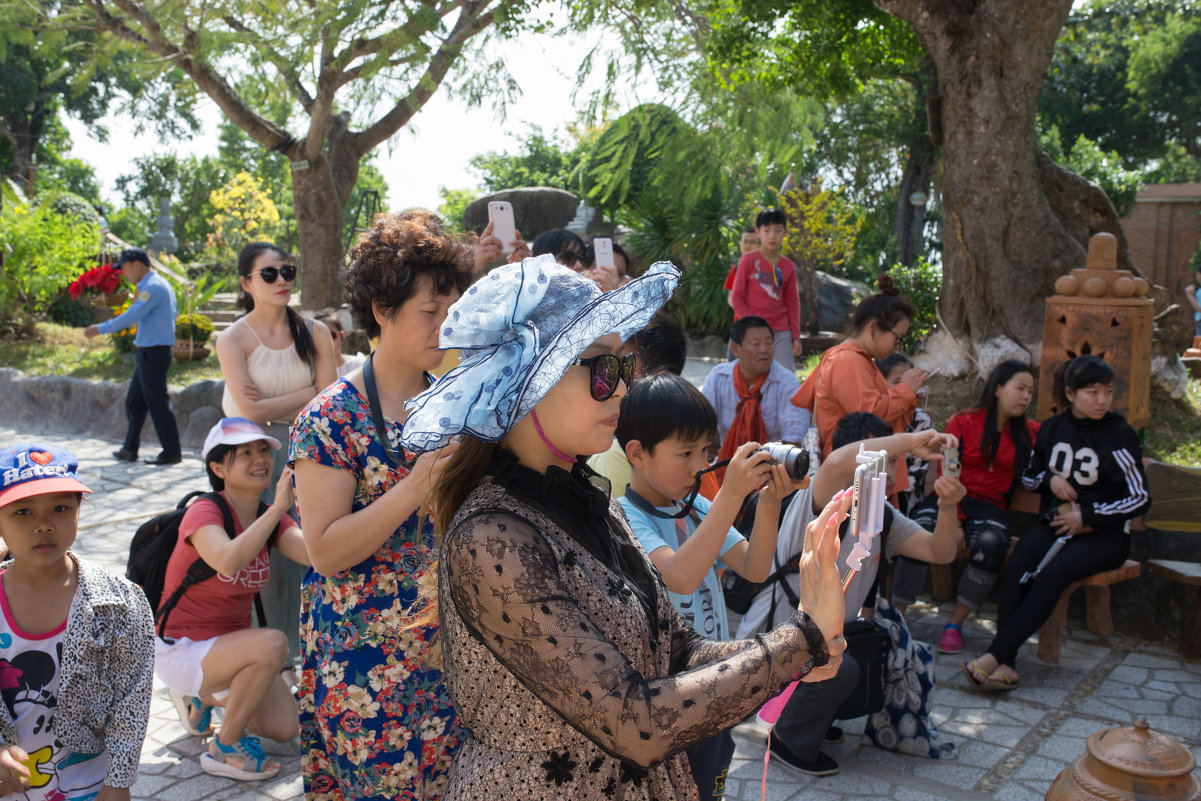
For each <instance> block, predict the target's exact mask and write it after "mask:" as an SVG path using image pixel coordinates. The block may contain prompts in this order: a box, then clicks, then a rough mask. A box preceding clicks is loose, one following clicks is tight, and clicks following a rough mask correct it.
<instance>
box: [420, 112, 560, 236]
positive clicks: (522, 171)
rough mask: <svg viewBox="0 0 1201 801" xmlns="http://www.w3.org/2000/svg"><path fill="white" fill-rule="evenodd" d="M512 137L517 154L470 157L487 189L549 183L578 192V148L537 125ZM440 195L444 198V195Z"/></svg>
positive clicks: (492, 152)
mask: <svg viewBox="0 0 1201 801" xmlns="http://www.w3.org/2000/svg"><path fill="white" fill-rule="evenodd" d="M513 138H514V139H516V140H517V144H518V150H517V152H516V153H509V152H504V153H498V152H497V151H495V150H489V151H487V152H485V153H480V154H479V155H477V156H472V158H471V162H470V163H471V169H472V170H473V171H474V172H475V173H476V174H478V175H479V176H480V180H481V181H482V182H483V188H484V190H485V191H486V192H499V191H501V190H502V189H513V188H514V187H518V186H550V187H554V188H556V189H566V190H567V191H568V192H578V191H579V176H578V170H579V166H580V160H581V158H582V151H581V148H579V147H578V146H577V147H571V146H570V145H569V144H568V143H566V142H563V141H562V140H560V139H559V138H557V137H549V136H547V135H546V134H544V133H543V132H542V129H541V128H539V127H538V126H536V125H531V126H529V128H528V129H527V130H526V132H525V133H524V134H521V135H514V136H513ZM442 197H443V198H444V199H447V195H446V194H443V195H442ZM443 219H449V218H445V217H444V218H443ZM456 219H462V218H461V217H459V218H456Z"/></svg>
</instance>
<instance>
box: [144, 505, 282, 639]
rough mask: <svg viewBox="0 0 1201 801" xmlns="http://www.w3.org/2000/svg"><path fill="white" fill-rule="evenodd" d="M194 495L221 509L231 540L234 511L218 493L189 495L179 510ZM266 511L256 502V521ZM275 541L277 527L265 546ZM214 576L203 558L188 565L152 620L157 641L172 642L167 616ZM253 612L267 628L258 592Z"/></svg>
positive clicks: (212, 570) (223, 522)
mask: <svg viewBox="0 0 1201 801" xmlns="http://www.w3.org/2000/svg"><path fill="white" fill-rule="evenodd" d="M196 496H200V497H202V498H204V499H205V500H209V501H212V502H213V503H215V504H216V505H217V508H218V509H220V510H221V525H222V527H223V528H224V529H225V533H226V534H228V535H229V536H230V537H231V538H232V537H233V536H234V516H233V512H232V511H231V510H230V508H229V504H227V503H226V502H225V498H223V497H221V493H219V492H207V493H204V492H194V493H189V494H188V495H187V496H186V497H185V498H184V499H183V500H182V501H180V503H181V504H182V505H181V506H180V507H179V508H181V509H182V508H183V507H184V506H187V504H188V502H189V501H190V500H191V499H192V498H194V497H196ZM267 508H268V507H267V504H265V503H263V502H262V501H259V513H258V515H257V517H256V518H255V519H258V517H262V516H263V513H264V512H266V511H267ZM278 539H279V526H276V527H275V531H273V532H272V533H271V536H270V537H269V538H268V539H267V547H268V548H272V547H274V546H275V542H276V540H278ZM215 575H217V571H216V570H214V569H213V568H212V566H210V565H209V563H208V562H206V561H204V559H197V560H196V561H194V562H192V564H190V565H188V572H187V573H185V574H184V577H183V581H181V582H180V583H179V586H178V587H176V588H175V592H173V593H171V596H170V597H169V598H167V600H166V601H164V602H163V603H162V605H161V606H159V608H158V611H157V612H156V613H155V617H157V618H158V619H159V620H158V636H159V638H160V639H162V640H164V641H166V642H171V640H169V639H168V638H167V636H166V631H167V617H168V616H169V615H170V614H171V610H172V609H174V608H175V606H176V605H177V604H178V603H179V599H181V598H183V595H184V593H185V592H187V591H188V589H189V588H190V587H193V586H195V585H197V584H199V583H200V582H202V581H208V580H209V579H211V578H212V577H213V576H215ZM254 611H255V614H256V615H257V616H258V621H259V628H266V627H267V615H266V612H265V611H264V610H263V599H262V597H261V596H260V595H259V593H257V592H256V593H255V594H254Z"/></svg>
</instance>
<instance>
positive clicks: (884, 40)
mask: <svg viewBox="0 0 1201 801" xmlns="http://www.w3.org/2000/svg"><path fill="white" fill-rule="evenodd" d="M710 23H711V24H712V26H713V34H712V41H711V42H710V44H709V47H708V53H707V55H708V59H709V64H710V68H711V69H712V70H713V71H714V72H715V73H716V74H718V75H720V76H721V77H722V78H723V79H724V80H726V81H728V82H730V83H755V82H758V83H763V84H765V85H767V86H770V87H773V88H784V87H787V88H790V89H794V90H796V91H799V92H801V93H803V94H805V95H808V96H811V97H817V98H823V99H824V98H829V97H845V96H847V95H851V94H854V93H856V92H858V91H860V90H861V89H862V87H863V85H864V82H865V81H866V80H868V79H870V78H873V77H882V76H891V75H897V74H900V73H903V72H906V71H910V70H912V69H913V65H914V63H915V62H916V61H917V59H918V57H919V54H920V50H919V48H918V45H917V40H916V38H915V37H914V35H913V31H912V30H911V29H910V28H909V26H908V25H907V24H906V23H904V22H902V21H901V20H899V19H898V18H896V17H894V16H892V15H891V14H888V13H886V12H884V11H881V10H879V9H878V8H876V7H875V6H874V5H873V4H872V3H871V2H870V0H840V2H835V3H831V2H826V0H788V1H786V0H776V1H775V2H771V1H768V2H764V0H731V1H730V2H726V3H721V4H717V7H716V8H715V9H714V10H713V13H712V15H711V16H710Z"/></svg>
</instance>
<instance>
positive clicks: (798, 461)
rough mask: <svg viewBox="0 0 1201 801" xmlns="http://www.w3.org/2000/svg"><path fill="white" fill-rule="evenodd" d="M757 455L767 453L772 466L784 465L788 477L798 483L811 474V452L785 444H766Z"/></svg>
mask: <svg viewBox="0 0 1201 801" xmlns="http://www.w3.org/2000/svg"><path fill="white" fill-rule="evenodd" d="M755 452H756V453H760V452H762V453H766V454H767V456H768V459H769V460H770V462H771V464H773V465H777V464H782V465H784V470H785V471H786V472H787V473H788V477H789V478H791V479H792V480H794V481H798V480H800V479H802V478H804V477H805V476H806V474H808V472H809V451H807V450H805V449H804V448H798V447H797V446H795V445H788V444H787V443H784V442H765V443H763V444H762V445H760V446H759V449H758V450H757V451H755Z"/></svg>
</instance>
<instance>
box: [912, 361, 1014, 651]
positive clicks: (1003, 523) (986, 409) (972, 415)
mask: <svg viewBox="0 0 1201 801" xmlns="http://www.w3.org/2000/svg"><path fill="white" fill-rule="evenodd" d="M1033 396H1034V372H1033V371H1032V370H1031V368H1030V365H1028V364H1023V363H1022V362H1017V361H1007V362H1001V363H1000V364H998V365H997V366H996V367H995V368H993V371H992V374H991V375H989V377H988V382H987V383H986V384H985V385H984V391H983V392H982V393H981V394H980V402H979V403H978V404H977V405H976V407H975V408H973V409H968V410H967V411H964V412H959V413H958V414H955V415H954V416H952V417H951V419H950V420H949V421H948V422H947V427H946V432H947V433H948V434H954V435H955V436H956V437H958V438H959V462H960V464H961V465H962V473H961V474H960V477H959V480H960V481H961V482H962V483H963V485H964V486H965V487H967V497H966V498H964V499H963V502H962V503H961V504H960V507H959V519H960V520H961V521H962V523H963V533H964V538H965V539H966V541H967V547H968V550H970V551H971V558H970V559H969V561H968V566H967V569H966V570H964V572H963V577H962V578H961V579H960V580H959V591H958V596H957V599H956V600H957V601H958V603H956V605H955V611H954V612H952V613H951V617H950V619H949V620H948V621H947V625H946V627H945V628H944V629H943V633H942V639H940V640H939V641H938V650H939V651H941V652H942V653H944V654H957V653H959V652H960V651H962V650H963V633H962V626H963V622H964V621H965V620H967V616H968V615H969V614H971V613H972V612H974V611H976V610H977V609H979V608H980V606H981V605H982V604H983V603H984V599H985V598H986V597H987V596H988V592H989V590H991V589H992V586H993V584H995V583H996V580H997V576H998V575H999V574H1000V572H1001V565H1002V564H1003V563H1004V561H1005V554H1006V552H1007V551H1008V550H1009V541H1010V540H1011V539H1012V538H1013V531H1012V530H1011V529H1010V527H1009V496H1010V493H1011V491H1012V489H1013V487H1014V486H1015V484H1016V481H1017V480H1018V478H1019V477H1020V476H1021V474H1022V471H1023V470H1025V469H1026V465H1027V463H1029V461H1030V449H1031V447H1032V446H1033V443H1034V436H1035V434H1037V433H1038V423H1036V422H1034V421H1033V420H1028V419H1026V408H1027V407H1028V406H1029V405H1030V400H1031V398H1032V397H1033ZM941 466H942V463H940V467H941ZM935 513H937V508H931V507H929V505H926V506H923V507H921V508H919V509H918V511H917V512H916V513H915V514H914V515H913V519H914V520H916V521H918V522H919V523H920V522H922V520H923V519H924V518H925V517H927V516H929V515H932V514H935ZM925 577H926V564H925V563H924V562H916V561H913V560H906V559H904V557H901V558H900V559H898V561H897V566H896V570H895V572H894V573H893V589H894V592H896V591H897V588H898V587H901V588H902V590H904V588H915V587H920V586H921V583H922V581H923V580H924V579H925Z"/></svg>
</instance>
